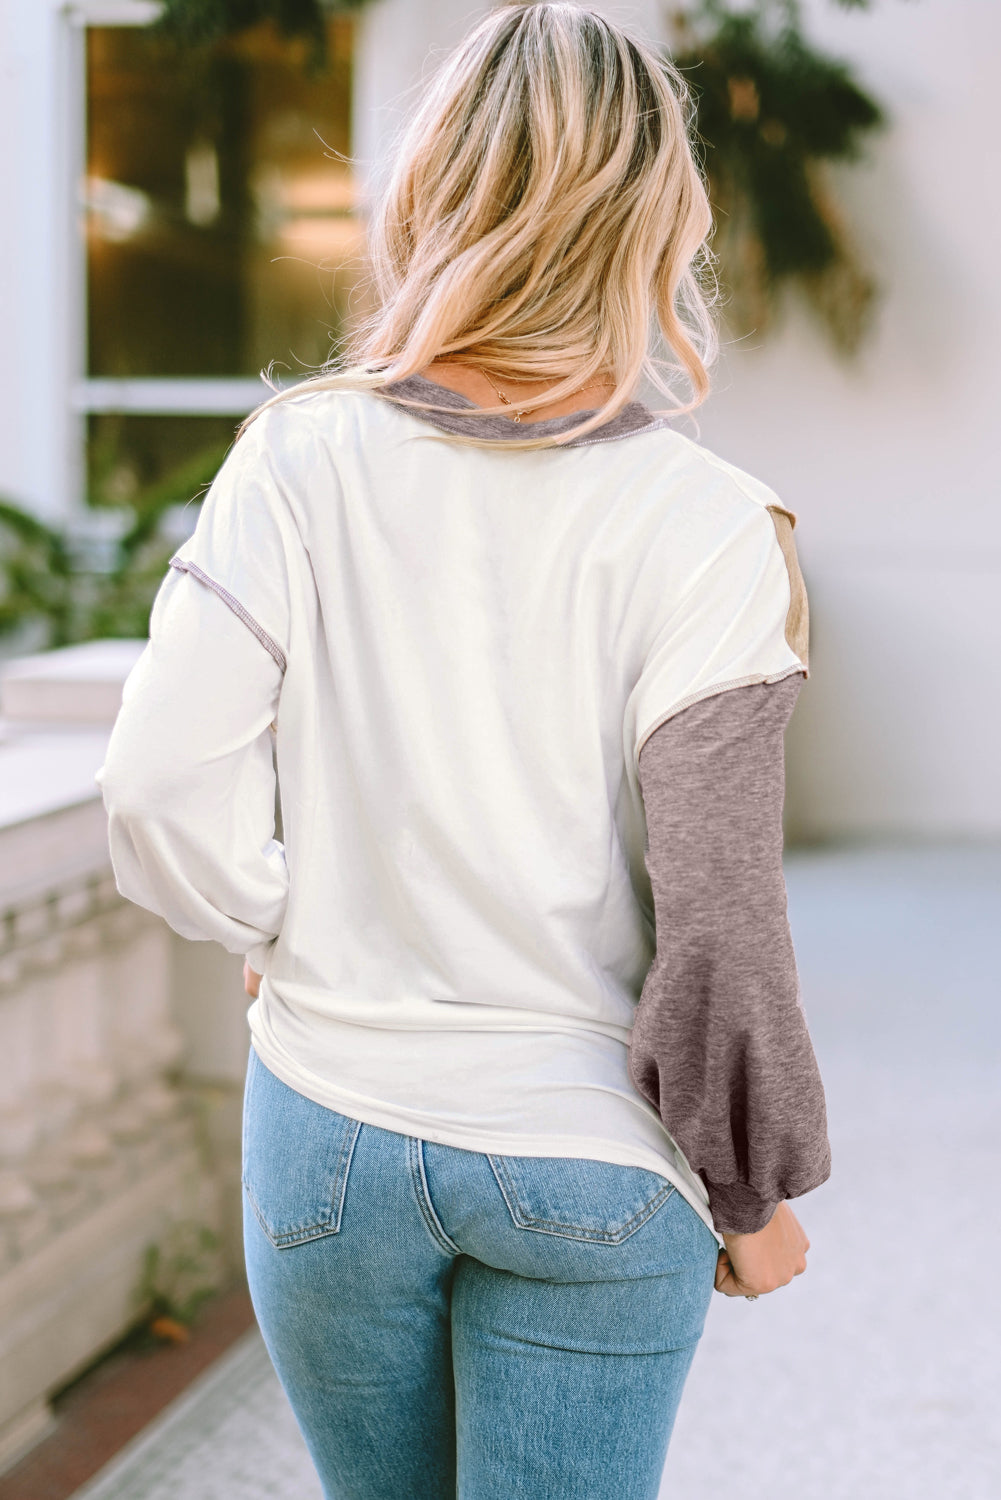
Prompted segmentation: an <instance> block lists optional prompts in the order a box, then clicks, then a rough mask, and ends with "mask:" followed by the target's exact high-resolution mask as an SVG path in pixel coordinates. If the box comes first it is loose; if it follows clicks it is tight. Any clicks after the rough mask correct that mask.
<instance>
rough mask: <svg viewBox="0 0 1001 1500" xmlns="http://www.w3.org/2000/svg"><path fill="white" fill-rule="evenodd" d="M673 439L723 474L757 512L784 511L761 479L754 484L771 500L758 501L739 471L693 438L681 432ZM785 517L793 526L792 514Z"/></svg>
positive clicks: (772, 492)
mask: <svg viewBox="0 0 1001 1500" xmlns="http://www.w3.org/2000/svg"><path fill="white" fill-rule="evenodd" d="M675 437H678V438H680V439H681V441H682V442H683V443H685V444H686V445H687V447H689V448H691V449H692V450H693V452H695V453H696V454H697V455H698V457H699V458H701V459H702V461H703V463H705V464H706V465H707V466H708V467H709V468H711V469H715V470H716V471H717V472H718V473H720V474H725V475H726V476H727V478H728V479H730V480H731V482H732V483H733V486H734V488H735V489H737V490H739V491H740V493H741V494H742V495H743V496H744V499H745V500H749V501H750V502H751V504H752V505H756V506H757V508H758V509H759V510H770V509H771V508H772V507H777V508H778V509H779V510H785V509H786V508H785V506H784V505H783V504H782V503H781V501H780V500H779V497H778V495H777V494H776V493H775V491H774V490H773V489H772V487H771V485H768V484H765V481H764V480H763V479H756V480H755V481H754V482H755V484H760V485H761V487H762V489H764V490H767V491H768V494H769V495H770V496H771V499H769V500H764V499H760V498H759V497H758V496H757V495H756V494H755V493H754V492H753V490H751V489H749V488H748V486H747V485H746V484H745V483H743V475H742V473H741V471H740V469H738V468H736V467H735V465H733V464H729V463H727V461H726V459H725V458H720V457H719V455H718V454H716V453H713V452H712V451H711V450H710V449H709V448H703V447H702V444H701V443H697V442H695V440H694V438H690V437H687V436H686V435H685V433H683V432H676V433H675ZM747 477H748V478H750V477H752V476H750V475H748V476H747ZM786 515H788V516H789V517H790V519H791V520H792V521H793V524H795V516H794V515H793V512H792V511H786Z"/></svg>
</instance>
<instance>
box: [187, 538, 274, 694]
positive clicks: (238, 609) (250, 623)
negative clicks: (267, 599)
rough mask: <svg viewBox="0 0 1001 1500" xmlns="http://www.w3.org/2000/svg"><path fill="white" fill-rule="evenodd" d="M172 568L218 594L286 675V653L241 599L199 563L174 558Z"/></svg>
mask: <svg viewBox="0 0 1001 1500" xmlns="http://www.w3.org/2000/svg"><path fill="white" fill-rule="evenodd" d="M170 566H171V567H172V568H176V569H177V571H178V572H179V573H190V574H191V577H192V578H197V580H198V582H199V583H203V584H204V585H205V587H206V588H209V589H211V590H212V592H213V593H214V594H217V595H218V597H219V598H220V599H221V600H222V602H223V603H224V604H225V605H226V607H227V608H228V609H231V610H232V611H233V614H234V615H236V617H237V619H238V620H242V621H243V623H244V625H246V627H247V629H248V630H249V631H250V632H251V634H252V635H255V636H256V637H257V639H258V640H259V641H260V643H261V645H262V646H263V647H264V649H265V651H267V652H268V654H269V655H270V656H272V657H274V659H275V661H276V662H277V663H278V666H279V667H280V668H281V671H282V673H283V674H284V673H285V671H286V670H287V669H288V659H287V657H286V655H285V652H284V651H283V650H282V648H281V646H279V644H278V642H277V641H276V640H275V638H274V636H272V635H269V634H268V632H267V631H266V630H265V629H264V626H263V625H261V624H260V623H259V622H258V621H257V620H255V619H254V617H253V615H252V614H251V613H250V611H249V610H248V609H246V608H245V607H244V606H243V605H242V604H241V603H240V601H239V599H237V598H236V597H235V596H234V595H233V594H231V593H230V592H229V590H228V589H225V588H223V586H222V584H221V583H218V582H217V581H216V580H215V579H214V578H210V577H209V575H208V573H205V572H203V571H202V569H201V568H200V567H199V566H198V564H197V563H193V562H188V561H187V559H186V558H183V557H172V558H171V559H170Z"/></svg>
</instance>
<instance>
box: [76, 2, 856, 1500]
mask: <svg viewBox="0 0 1001 1500" xmlns="http://www.w3.org/2000/svg"><path fill="white" fill-rule="evenodd" d="M686 127H687V117H686V104H685V94H684V88H683V85H682V83H681V81H680V80H679V78H678V77H677V76H676V75H675V74H674V73H673V72H672V70H671V69H670V68H669V67H667V66H665V64H664V63H663V62H662V61H660V60H659V59H658V58H657V56H656V55H655V54H654V53H653V52H651V51H649V50H647V49H646V48H645V47H643V46H642V45H641V44H640V43H638V42H636V41H633V40H632V39H630V38H629V37H628V36H627V35H626V34H625V33H624V32H622V31H621V30H619V29H618V28H617V27H615V26H612V25H611V24H609V23H608V22H607V21H605V20H603V19H601V18H600V17H599V16H597V15H596V14H594V13H592V12H591V11H589V10H587V9H584V8H582V7H579V6H576V5H570V4H539V5H515V6H509V7H505V8H503V9H501V10H499V11H495V12H493V13H492V14H490V15H489V16H488V17H487V18H486V19H485V20H484V21H482V23H481V24H480V25H478V26H477V27H476V29H475V30H474V31H473V32H472V34H471V35H470V36H469V37H468V39H467V40H466V41H465V42H464V43H463V44H462V45H461V46H460V47H459V48H458V50H457V51H456V52H455V54H454V55H453V56H452V57H451V58H450V59H449V60H448V61H447V62H446V64H445V66H444V67H443V69H442V70H441V72H440V73H439V75H438V77H437V78H436V80H435V81H434V83H433V84H432V85H431V87H430V89H429V90H428V92H427V94H426V96H425V98H424V100H423V102H422V104H421V107H420V109H419V111H418V113H417V115H416V118H415V120H414V122H413V123H412V125H411V126H410V127H409V130H408V132H407V134H406V135H405V137H404V138H403V140H402V142H401V144H400V146H399V149H398V153H397V158H396V164H395V171H394V174H393V176H392V179H391V181H390V182H389V184H388V187H387V189H386V191H385V194H384V198H383V202H382V206H381V209H380V211H379V213H378V214H377V216H376V218H375V222H374V224H373V226H372V236H371V241H372V249H373V261H374V268H375V289H376V311H375V313H374V314H373V316H372V318H371V319H370V322H369V324H368V326H367V327H366V329H365V330H364V331H363V333H362V334H361V335H359V338H358V341H357V344H356V348H355V351H354V356H353V361H352V362H351V363H350V364H349V365H348V366H346V367H345V368H342V369H340V370H337V371H329V372H327V373H326V374H324V375H321V376H320V377H318V378H316V379H314V380H312V381H307V382H305V383H304V384H303V385H302V386H299V387H297V388H295V389H294V390H293V391H292V392H288V393H282V394H280V395H278V396H276V397H275V398H274V399H272V400H271V401H270V402H268V403H266V405H265V406H264V407H263V408H262V409H261V410H260V411H259V412H258V413H257V414H256V415H255V417H254V419H253V420H252V422H251V423H249V424H248V425H247V427H246V430H245V431H244V432H243V433H242V434H241V436H240V438H239V441H238V442H237V443H236V445H235V447H234V449H233V450H232V452H231V454H230V455H229V457H228V458H227V460H226V462H225V464H224V465H223V468H222V470H221V472H220V474H219V475H218V477H217V479H216V481H215V483H214V485H213V487H212V490H211V491H210V493H209V496H208V498H207V499H206V502H205V505H204V507H203V510H202V513H201V516H200V519H199V521H198V525H197V528H196V530H195V533H194V535H193V537H192V538H191V540H190V541H189V542H187V543H186V544H185V545H184V546H183V547H182V548H181V549H180V551H179V552H178V554H177V555H176V557H175V558H174V559H173V565H172V568H171V570H170V571H169V573H168V576H167V578H166V579H165V580H164V583H163V585H162V587H161V590H160V593H159V595H158V597H157V600H156V604H155V607H154V611H153V617H152V621H151V630H150V642H149V645H148V647H147V649H146V651H145V653H144V655H143V658H142V660H141V661H140V663H139V664H138V665H137V667H136V669H135V671H134V672H133V674H132V676H131V677H130V678H129V681H128V684H127V686H126V690H125V695H124V702H123V707H122V711H121V715H120V717H119V719H118V722H117V725H116V727H115V731H114V734H113V736H112V740H111V744H110V747H109V750H108V755H107V760H106V764H105V766H104V768H103V770H102V772H101V773H100V779H101V781H102V784H103V789H104V795H105V800H106V803H107V807H108V811H109V815H110V830H111V834H110V836H111V847H112V853H113V858H114V863H115V869H116V873H117V877H118V882H119V888H120V890H121V891H122V892H123V894H125V895H126V896H128V897H130V898H131V899H132V900H135V901H138V902H139V903H140V904H142V905H144V906H146V907H148V908H149V909H151V910H153V911H156V912H159V913H161V914H162V915H163V916H164V917H165V918H166V919H167V921H168V922H169V923H170V924H171V925H172V926H173V927H174V928H175V929H176V931H178V932H180V933H181V934H183V935H184V936H186V937H189V938H195V939H198V938H213V939H216V940H217V941H219V942H221V943H223V944H224V945H225V946H226V947H227V948H228V949H229V950H230V951H231V952H234V953H238V954H242V955H245V957H246V961H247V967H246V970H245V976H246V981H247V986H248V989H249V990H250V992H251V993H252V994H254V995H256V999H255V1003H254V1004H253V1005H252V1007H251V1009H250V1017H249V1019H250V1028H251V1034H252V1040H253V1048H252V1051H251V1058H250V1065H249V1072H248V1079H247V1091H246V1099H245V1115H244V1187H245V1225H246V1257H247V1269H248V1274H249V1278H250V1286H251V1291H252V1294H253V1299H254V1305H255V1308H256V1311H257V1315H258V1319H259V1321H260V1325H261V1328H262V1330H263V1333H264V1337H265V1340H266V1342H267V1345H268V1349H269V1351H270V1354H271V1357H272V1359H273V1361H274V1364H275V1367H276V1369H277V1371H278V1373H279V1375H280V1377H281V1380H282V1382H283V1384H284V1387H285V1389H286V1391H287V1393H288V1396H289V1400H290V1401H291V1404H292V1407H293V1409H294V1411H295V1414H296V1417H297V1419H298V1421H299V1424H300V1426H301V1428H302V1431H303V1433H304V1435H305V1438H306V1441H307V1443H308V1445H309V1448H310V1451H311V1453H312V1456H313V1459H314V1461H315V1463H316V1467H317V1469H318V1471H319V1473H320V1475H321V1478H322V1481H323V1485H324V1491H325V1494H326V1495H327V1496H329V1497H335V1496H336V1497H347V1496H351V1497H365V1500H387V1497H389V1496H393V1497H400V1500H403V1497H406V1500H424V1497H427V1500H431V1497H444V1496H448V1495H455V1494H456V1493H458V1494H459V1495H460V1496H462V1497H463V1500H478V1497H490V1500H501V1497H522V1496H524V1497H532V1500H538V1497H542V1496H546V1497H550V1496H567V1497H572V1500H588V1497H597V1496H609V1497H615V1500H628V1497H652V1496H655V1495H656V1493H657V1489H658V1483H659V1478H660V1474H661V1470H662V1466H663V1462H664V1456H665V1453H666V1449H667V1443H668V1438H669V1436H670V1431H671V1427H672V1423H673V1420H674V1415H675V1411H676V1408H677V1404H678V1401H679V1398H680V1394H681V1389H682V1385H683V1383H684V1380H685V1377H686V1375H687V1372H688V1368H689V1366H690V1363H691V1360H692V1356H693V1353H694V1350H695V1346H696V1344H697V1342H698V1339H699V1337H700V1334H701V1332H702V1326H703V1321H704V1318H705V1315H706V1310H707V1305H708V1302H709V1299H710V1296H711V1293H712V1289H713V1286H714V1284H715V1286H716V1287H717V1289H718V1290H719V1291H721V1292H723V1293H724V1294H726V1295H728V1296H741V1295H743V1296H749V1297H756V1296H759V1295H761V1294H763V1293H766V1292H770V1291H772V1290H774V1289H776V1288H777V1287H779V1286H782V1285H785V1284H786V1283H788V1282H789V1281H790V1280H791V1279H792V1277H793V1276H794V1275H798V1274H799V1273H801V1272H802V1271H803V1270H804V1269H805V1265H806V1260H805V1253H806V1250H807V1248H808V1243H807V1240H806V1237H805V1235H804V1233H803V1231H802V1229H801V1228H800V1226H799V1224H798V1223H797V1221H796V1219H795V1217H794V1215H793V1213H792V1211H791V1209H790V1208H789V1206H788V1201H787V1200H788V1199H790V1198H794V1197H796V1196H798V1195H800V1194H802V1193H805V1192H807V1191H809V1190H810V1189H811V1188H813V1187H816V1186H817V1185H818V1184H819V1183H821V1182H823V1181H824V1180H825V1178H826V1177H827V1175H828V1171H829V1152H828V1145H827V1136H826V1124H825V1114H824V1097H823V1090H822V1087H821V1083H820V1080H819V1077H818V1073H817V1068H816V1063H815V1060H814V1055H813V1051H812V1047H811V1044H810V1039H809V1035H808V1032H807V1028H806V1022H805V1019H804V1016H803V1012H802V1008H801V1006H800V1003H799V998H798V987H797V981H796V968H795V961H794V957H793V953H792V947H791V943H790V937H789V931H788V926H787V923H786V915H785V889H784V885H783V879H782V869H781V846H782V834H781V807H782V796H783V772H782V737H783V731H784V728H785V724H786V722H787V720H788V717H789V714H790V713H791V711H792V707H793V704H794V701H795V698H796V694H797V692H798V690H799V687H800V685H801V682H802V679H803V677H804V676H805V675H806V671H807V656H806V634H805V633H806V604H805V599H804V596H803V592H802V583H801V579H800V576H799V572H798V569H797V567H796V562H795V551H794V548H793V543H792V537H791V525H792V519H791V517H790V516H789V514H788V512H786V511H784V510H783V509H782V507H781V506H780V505H779V504H778V502H777V500H776V499H775V496H774V495H773V494H772V493H771V492H770V491H769V490H768V489H766V488H765V487H764V486H763V485H761V484H760V483H758V482H757V481H755V480H753V479H751V478H750V477H749V476H747V475H745V474H742V473H741V472H740V471H738V470H736V469H734V468H733V467H731V466H730V465H728V464H726V463H724V462H722V461H721V460H720V459H718V458H716V457H714V456H713V455H712V454H710V453H708V452H706V451H705V450H704V449H702V448H700V447H698V446H697V445H695V444H694V443H693V442H691V441H690V440H689V439H687V438H686V437H683V436H681V435H680V434H679V433H678V432H676V431H675V430H674V429H673V428H672V426H670V425H669V423H668V416H670V415H671V414H672V413H674V414H676V413H677V412H679V411H684V410H688V409H690V407H691V406H693V405H694V404H696V403H697V402H698V401H699V400H700V399H701V398H702V397H703V396H704V394H705V393H706V390H707V384H708V382H707V375H706V363H707V360H708V358H709V354H710V352H711V323H710V319H709V315H708V312H707V310H706V305H705V302H704V301H703V298H702V294H701V292H700V288H699V282H698V279H697V275H696V270H697V268H698V265H699V264H700V258H702V261H703V262H704V251H703V244H704V239H705V236H706V234H707V232H708V229H709V227H710V212H709V208H708V205H707V200H706V195H705V192H704V189H703V186H702V183H701V181H700V178H699V174H698V171H697V169H696V166H695V164H694V162H693V158H692V153H691V148H690V145H689V141H688V135H687V128H686ZM652 317H656V319H657V320H658V322H659V326H660V329H661V332H662V334H663V336H664V339H665V340H666V343H667V344H668V345H669V347H670V349H671V350H672V351H673V354H674V357H675V359H676V361H677V369H678V371H680V372H681V373H683V374H684V375H686V376H687V378H688V382H689V384H690V387H691V399H690V401H689V402H688V403H687V404H686V403H683V402H681V401H680V400H678V399H676V398H673V397H672V396H671V386H670V384H669V382H668V381H667V379H666V378H665V375H664V373H663V372H662V370H661V369H660V368H659V367H658V365H657V364H656V362H655V361H654V360H653V359H652V357H651V355H650V353H649V350H648V342H647V341H648V330H649V328H650V326H651V318H652ZM670 373H671V372H670V371H668V374H670ZM643 376H646V377H648V378H649V379H650V380H651V381H653V382H654V384H656V385H658V386H659V388H660V390H661V391H662V392H663V393H664V394H665V396H666V397H667V399H668V401H669V402H670V403H671V405H670V406H669V408H668V411H667V413H666V414H662V415H660V416H658V415H655V414H654V413H653V412H652V411H650V410H649V409H648V408H647V407H646V406H645V405H644V404H643V403H642V402H640V401H638V400H636V399H635V395H634V393H635V390H636V387H637V385H638V383H639V381H640V379H641V377H643ZM272 732H273V734H274V742H275V746H276V750H277V765H278V771H279V775H280V781H281V812H282V828H283V833H282V836H283V840H284V842H278V841H277V840H276V838H275V832H276V826H275V818H274V799H275V772H274V767H273V761H272ZM258 985H259V993H258Z"/></svg>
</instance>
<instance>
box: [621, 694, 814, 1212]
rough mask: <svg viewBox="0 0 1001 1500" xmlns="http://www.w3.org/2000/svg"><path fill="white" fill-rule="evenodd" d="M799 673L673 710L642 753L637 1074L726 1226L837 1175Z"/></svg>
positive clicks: (633, 1054)
mask: <svg viewBox="0 0 1001 1500" xmlns="http://www.w3.org/2000/svg"><path fill="white" fill-rule="evenodd" d="M801 684H802V676H801V675H798V674H797V675H796V676H792V677H787V678H785V679H784V680H783V681H780V682H777V683H772V684H769V683H759V684H755V685H753V686H747V687H739V688H734V689H732V690H729V691H724V692H720V693H717V694H715V695H714V696H711V697H707V698H705V699H703V700H702V701H701V702H698V703H695V704H693V705H692V706H691V707H689V708H686V709H684V710H683V711H682V712H680V713H678V714H676V715H674V716H673V717H672V718H670V719H669V720H668V721H667V722H666V723H664V724H662V725H661V726H660V727H659V728H657V729H656V730H655V731H654V732H653V734H651V735H650V736H649V738H648V739H647V740H646V742H645V744H644V746H643V749H642V751H641V754H640V758H639V771H640V780H641V787H642V793H643V802H644V807H645V811H646V818H647V831H648V850H647V853H646V864H647V869H648V872H649V875H650V882H651V887H652V891H653V897H654V908H655V924H656V942H657V949H656V956H655V959H654V962H653V964H652V965H651V967H650V970H649V972H648V974H647V977H646V981H645V983H644V986H643V990H642V994H641V996H640V1001H639V1006H638V1009H637V1013H636V1019H635V1025H634V1028H633V1033H632V1043H631V1049H630V1074H631V1076H632V1079H633V1082H634V1084H635V1085H636V1087H637V1088H638V1089H639V1091H640V1093H641V1094H643V1095H644V1097H645V1098H647V1099H648V1100H649V1101H650V1102H651V1103H652V1104H653V1106H654V1108H656V1109H657V1110H658V1112H659V1113H660V1115H661V1118H662V1119H663V1121H664V1124H665V1126H666V1128H667V1129H668V1130H669V1131H670V1132H671V1134H672V1135H673V1136H674V1138H675V1139H676V1140H677V1142H678V1144H679V1145H680V1146H681V1149H682V1150H683V1151H684V1153H685V1155H686V1157H687V1158H688V1161H689V1163H690V1165H691V1167H692V1169H693V1170H694V1171H697V1172H698V1173H700V1175H701V1176H702V1178H703V1181H704V1182H705V1184H706V1188H707V1191H708V1194H709V1204H710V1208H711V1210H712V1213H713V1218H714V1221H715V1223H716V1227H717V1229H719V1230H720V1231H721V1232H723V1231H727V1232H732V1233H753V1232H754V1231H756V1230H758V1229H761V1228H763V1227H764V1225H765V1224H767V1223H768V1221H769V1219H770V1218H771V1216H772V1213H773V1212H774V1210H775V1207H776V1205H777V1204H778V1203H779V1202H780V1201H781V1200H782V1199H785V1198H795V1197H798V1196H799V1195H800V1194H802V1193H806V1192H809V1191H810V1190H811V1189H812V1188H815V1187H817V1186H819V1185H820V1183H822V1182H824V1181H825V1180H826V1178H827V1177H828V1175H829V1173H830V1147H829V1145H828V1139H827V1120H826V1109H825V1101H824V1090H823V1085H822V1083H821V1080H820V1074H819V1071H818V1068H817V1063H816V1058H815V1056H814V1052H813V1046H812V1044H811V1041H810V1036H809V1032H808V1030H807V1023H806V1017H805V1015H804V1011H803V1007H802V1003H801V999H800V991H799V982H798V976H797V971H796V962H795V956H794V953H793V947H792V940H791V936H790V932H789V925H788V921H787V918H786V890H785V881H784V877H783V873H782V804H783V796H784V765H783V737H784V731H785V727H786V724H787V722H788V719H789V716H790V714H791V713H792V709H793V707H794V704H795V702H796V698H797V696H798V693H799V690H800V686H801Z"/></svg>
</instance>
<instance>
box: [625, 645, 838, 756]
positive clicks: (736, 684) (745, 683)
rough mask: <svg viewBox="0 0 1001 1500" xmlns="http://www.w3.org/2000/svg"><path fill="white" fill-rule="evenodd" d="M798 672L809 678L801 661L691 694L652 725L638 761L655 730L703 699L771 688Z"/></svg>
mask: <svg viewBox="0 0 1001 1500" xmlns="http://www.w3.org/2000/svg"><path fill="white" fill-rule="evenodd" d="M797 672H802V674H803V676H804V677H808V676H809V673H808V671H807V669H806V667H804V665H803V663H802V662H801V661H798V662H797V663H796V665H795V666H794V667H786V668H785V669H784V670H783V671H781V672H773V673H772V675H771V676H770V677H762V675H761V673H760V672H753V673H752V674H751V676H750V677H735V678H734V679H733V680H732V682H717V683H714V684H713V686H712V687H707V688H703V689H702V691H701V692H699V693H689V695H688V697H687V698H682V699H681V700H680V702H678V703H676V704H675V705H674V707H673V708H670V709H668V711H667V713H666V714H664V716H663V717H662V718H660V719H658V720H657V722H656V724H651V726H650V728H649V729H648V730H647V732H646V734H645V735H644V736H643V738H642V739H641V740H640V742H639V744H638V745H637V746H636V759H637V761H638V760H639V758H640V751H641V750H642V749H643V746H644V745H645V744H646V742H647V740H648V739H649V738H650V736H651V735H652V734H653V732H654V730H655V729H659V728H660V726H661V725H662V724H666V723H667V721H668V720H669V719H673V718H674V716H675V714H680V713H681V712H682V710H683V709H686V708H691V707H692V704H693V703H701V702H702V700H703V698H714V697H715V696H716V695H717V693H728V692H729V691H730V689H731V688H742V687H755V686H761V687H764V686H766V685H767V686H771V685H772V684H773V683H776V682H784V681H785V679H786V678H787V677H794V676H795V675H796V673H797Z"/></svg>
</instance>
